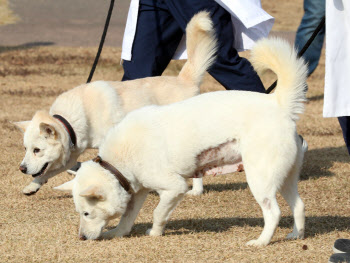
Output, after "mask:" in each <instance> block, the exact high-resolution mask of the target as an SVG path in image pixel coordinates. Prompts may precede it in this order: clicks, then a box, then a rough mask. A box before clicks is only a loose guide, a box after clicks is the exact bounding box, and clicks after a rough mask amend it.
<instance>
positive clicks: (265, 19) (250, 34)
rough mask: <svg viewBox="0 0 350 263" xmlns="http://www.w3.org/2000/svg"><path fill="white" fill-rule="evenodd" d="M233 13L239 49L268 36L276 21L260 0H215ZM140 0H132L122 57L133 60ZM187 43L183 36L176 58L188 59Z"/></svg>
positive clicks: (235, 35)
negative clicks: (133, 45)
mask: <svg viewBox="0 0 350 263" xmlns="http://www.w3.org/2000/svg"><path fill="white" fill-rule="evenodd" d="M215 1H216V2H217V3H218V4H219V5H221V6H222V7H223V8H225V9H226V10H227V11H228V12H229V13H230V14H231V20H232V23H233V26H234V29H235V31H234V33H235V34H234V45H233V46H234V48H236V49H237V50H238V51H244V50H247V49H250V48H251V47H252V46H253V44H254V42H255V41H256V40H258V39H259V38H261V37H266V36H267V35H268V34H269V32H270V30H271V28H272V25H273V23H274V18H273V17H272V16H270V15H269V14H268V13H266V12H265V11H264V10H263V9H262V8H261V2H260V0H244V1H242V0H215ZM138 10H139V0H131V3H130V8H129V14H128V19H127V22H126V26H125V32H124V39H123V47H122V55H121V57H122V59H123V60H131V58H132V54H131V53H132V52H131V50H132V44H133V42H134V37H135V32H136V25H137V17H138ZM186 58H187V53H186V43H185V38H184V37H183V39H182V41H181V43H180V44H179V47H178V48H177V51H176V52H175V55H174V59H186Z"/></svg>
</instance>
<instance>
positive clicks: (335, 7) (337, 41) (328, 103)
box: [323, 0, 350, 117]
mask: <svg viewBox="0 0 350 263" xmlns="http://www.w3.org/2000/svg"><path fill="white" fill-rule="evenodd" d="M323 116H324V117H340V116H350V2H349V1H348V0H327V1H326V76H325V89H324V105H323Z"/></svg>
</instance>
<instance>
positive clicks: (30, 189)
mask: <svg viewBox="0 0 350 263" xmlns="http://www.w3.org/2000/svg"><path fill="white" fill-rule="evenodd" d="M77 159H78V155H77V156H74V155H73V156H71V158H70V159H69V161H68V162H67V163H66V165H65V166H63V167H61V168H59V169H56V170H53V171H48V172H47V173H46V174H44V175H42V176H38V177H35V178H34V180H33V181H32V182H31V183H30V184H29V185H27V186H26V187H24V189H23V193H24V194H25V195H33V194H35V193H36V192H38V191H39V189H40V187H41V186H42V185H44V184H46V183H47V181H48V180H49V179H50V178H51V177H54V176H55V175H57V174H59V173H62V172H64V171H66V170H67V169H69V168H70V167H72V166H73V165H74V164H75V163H76V162H77Z"/></svg>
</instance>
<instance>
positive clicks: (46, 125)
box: [15, 12, 217, 194]
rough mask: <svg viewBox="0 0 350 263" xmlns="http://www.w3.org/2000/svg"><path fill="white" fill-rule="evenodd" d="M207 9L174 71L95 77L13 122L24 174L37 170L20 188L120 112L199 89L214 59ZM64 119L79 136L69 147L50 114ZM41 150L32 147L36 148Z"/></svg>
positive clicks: (57, 167) (62, 165)
mask: <svg viewBox="0 0 350 263" xmlns="http://www.w3.org/2000/svg"><path fill="white" fill-rule="evenodd" d="M214 35H215V32H214V29H213V25H212V21H211V19H210V16H209V13H207V12H200V13H198V14H197V15H195V16H194V17H193V19H192V20H191V21H190V22H189V24H188V26H187V28H186V36H187V40H186V41H187V47H188V60H187V62H186V63H185V65H184V66H183V68H182V70H181V72H180V73H179V75H178V76H177V77H166V76H162V77H152V78H144V79H138V80H132V81H125V82H119V81H118V82H117V81H116V82H107V81H97V82H93V83H90V84H84V85H81V86H79V87H76V88H74V89H72V90H70V91H67V92H65V93H63V94H62V95H60V96H59V97H58V98H57V99H56V101H55V102H54V103H53V105H52V107H51V109H50V112H45V111H39V112H37V113H36V114H35V115H34V117H33V119H32V120H31V121H24V122H17V123H15V124H16V125H17V126H18V127H19V128H20V129H21V130H22V131H23V132H24V146H25V147H26V154H25V157H24V159H23V161H22V163H21V165H22V166H24V167H26V168H27V172H26V173H27V174H36V173H38V172H39V171H40V170H41V169H42V168H43V166H44V165H45V164H46V163H48V167H47V168H46V170H45V171H44V173H43V174H42V175H41V176H38V177H36V178H34V180H33V181H32V182H31V183H30V184H29V185H28V186H27V187H25V188H24V190H23V192H24V193H25V194H33V193H35V192H36V191H38V190H39V188H40V187H41V185H43V184H44V183H46V182H47V180H48V179H49V178H51V177H53V176H55V175H57V174H58V173H61V172H63V171H65V170H67V169H69V168H71V167H72V166H73V165H74V164H75V163H76V161H77V158H78V156H79V155H80V154H81V153H82V152H84V150H85V149H86V148H97V147H98V146H99V145H100V144H101V141H102V139H103V138H104V136H105V135H106V133H107V131H108V130H109V129H110V128H111V127H112V126H113V125H115V124H117V123H119V122H120V121H121V120H122V119H123V118H124V116H125V115H126V114H127V113H128V112H130V111H132V110H134V109H137V108H140V107H143V106H145V105H150V104H156V105H164V104H169V103H173V102H176V101H181V100H183V99H186V98H190V97H192V96H195V95H198V94H199V85H200V83H201V81H202V78H203V75H204V73H205V71H206V70H207V69H208V68H209V67H210V66H211V64H212V63H213V62H214V59H215V53H216V48H217V47H216V39H215V36H214ZM54 114H59V115H62V116H63V117H64V118H66V119H67V120H68V122H69V123H70V124H71V126H72V127H73V129H74V131H75V133H76V136H77V145H76V147H75V148H74V149H71V148H70V147H69V137H68V134H67V132H66V130H65V129H64V127H63V126H62V123H61V122H60V121H58V120H57V119H56V118H53V117H52V115H54ZM35 148H37V149H40V152H37V153H34V152H33V151H34V149H35Z"/></svg>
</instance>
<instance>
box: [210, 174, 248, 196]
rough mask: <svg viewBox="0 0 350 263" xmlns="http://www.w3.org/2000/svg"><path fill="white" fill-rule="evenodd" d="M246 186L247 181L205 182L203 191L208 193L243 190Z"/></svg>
mask: <svg viewBox="0 0 350 263" xmlns="http://www.w3.org/2000/svg"><path fill="white" fill-rule="evenodd" d="M232 176H235V175H234V174H233V175H232ZM204 180H205V179H204ZM247 187H248V184H247V183H229V184H207V185H204V193H208V192H212V191H215V192H224V191H236V190H244V189H246V188H247Z"/></svg>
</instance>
